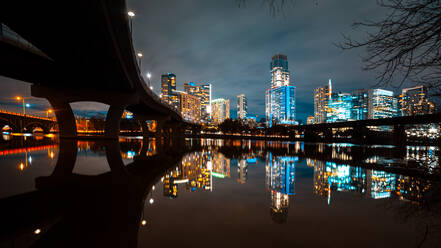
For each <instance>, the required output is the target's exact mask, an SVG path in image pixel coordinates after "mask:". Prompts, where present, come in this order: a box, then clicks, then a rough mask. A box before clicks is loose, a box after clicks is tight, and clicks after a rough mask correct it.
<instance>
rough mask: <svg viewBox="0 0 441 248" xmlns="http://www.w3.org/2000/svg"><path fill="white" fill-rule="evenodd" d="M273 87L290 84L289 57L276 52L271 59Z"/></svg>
mask: <svg viewBox="0 0 441 248" xmlns="http://www.w3.org/2000/svg"><path fill="white" fill-rule="evenodd" d="M270 69H271V88H275V87H280V86H289V85H290V81H289V70H288V57H287V56H285V55H282V54H276V55H274V56H273V57H272V60H271V68H270Z"/></svg>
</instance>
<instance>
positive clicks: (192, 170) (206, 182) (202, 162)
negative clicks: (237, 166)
mask: <svg viewBox="0 0 441 248" xmlns="http://www.w3.org/2000/svg"><path fill="white" fill-rule="evenodd" d="M230 165H231V159H229V158H226V157H225V155H223V154H222V153H220V152H218V151H217V150H213V149H207V150H203V151H200V152H193V153H190V154H187V155H185V156H184V157H183V159H182V162H181V163H180V164H179V166H177V167H175V168H174V169H172V170H169V171H167V173H166V174H165V175H164V176H163V178H162V184H163V195H164V196H166V197H168V198H176V197H178V191H179V188H180V186H179V185H182V186H181V188H183V189H184V190H185V191H189V192H194V191H198V190H202V191H212V189H213V177H216V178H231V174H230Z"/></svg>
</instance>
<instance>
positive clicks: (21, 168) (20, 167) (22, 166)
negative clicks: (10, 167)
mask: <svg viewBox="0 0 441 248" xmlns="http://www.w3.org/2000/svg"><path fill="white" fill-rule="evenodd" d="M18 168H19V169H20V170H21V171H23V170H24V164H23V163H20V166H19V167H18Z"/></svg>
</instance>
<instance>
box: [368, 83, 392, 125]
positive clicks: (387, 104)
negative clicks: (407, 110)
mask: <svg viewBox="0 0 441 248" xmlns="http://www.w3.org/2000/svg"><path fill="white" fill-rule="evenodd" d="M368 92H369V95H368V99H369V101H368V118H369V119H381V118H391V117H396V116H398V100H397V98H396V97H394V93H393V92H392V91H390V90H383V89H369V91H368Z"/></svg>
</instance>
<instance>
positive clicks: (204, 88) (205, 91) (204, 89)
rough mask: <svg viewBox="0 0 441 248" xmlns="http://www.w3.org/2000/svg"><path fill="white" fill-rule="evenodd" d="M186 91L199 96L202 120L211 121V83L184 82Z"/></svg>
mask: <svg viewBox="0 0 441 248" xmlns="http://www.w3.org/2000/svg"><path fill="white" fill-rule="evenodd" d="M184 91H185V92H187V93H188V94H190V95H193V96H197V97H199V100H200V105H201V121H202V122H203V123H209V122H210V119H211V105H210V104H211V84H201V85H196V84H195V83H193V82H190V83H185V84H184Z"/></svg>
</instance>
